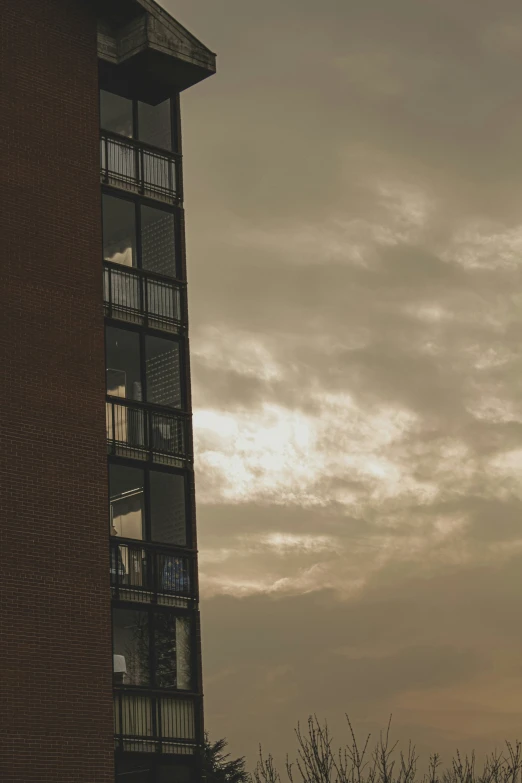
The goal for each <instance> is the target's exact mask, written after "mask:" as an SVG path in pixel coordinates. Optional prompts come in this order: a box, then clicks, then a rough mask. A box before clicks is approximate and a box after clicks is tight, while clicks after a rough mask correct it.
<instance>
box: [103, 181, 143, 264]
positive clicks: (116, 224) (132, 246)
mask: <svg viewBox="0 0 522 783" xmlns="http://www.w3.org/2000/svg"><path fill="white" fill-rule="evenodd" d="M102 204H103V258H104V260H105V261H112V262H113V263H115V264H122V265H123V266H137V261H136V209H135V207H134V204H133V202H132V201H125V200H124V199H122V198H115V197H114V196H107V195H105V194H104V195H103V200H102Z"/></svg>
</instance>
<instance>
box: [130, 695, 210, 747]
mask: <svg viewBox="0 0 522 783" xmlns="http://www.w3.org/2000/svg"><path fill="white" fill-rule="evenodd" d="M196 713H197V701H196V700H195V699H194V698H187V697H181V698H180V697H173V696H164V695H158V694H150V695H149V694H142V693H136V692H133V691H129V690H115V691H114V739H115V745H116V748H117V749H118V750H124V751H134V752H136V751H141V752H145V753H179V754H183V755H189V754H193V753H194V752H195V749H196V748H197V747H198V745H199V744H200V742H198V737H197V730H196Z"/></svg>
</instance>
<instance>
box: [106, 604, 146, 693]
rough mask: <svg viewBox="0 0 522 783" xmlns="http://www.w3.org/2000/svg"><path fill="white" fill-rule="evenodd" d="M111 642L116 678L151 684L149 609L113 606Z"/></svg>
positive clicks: (134, 682)
mask: <svg viewBox="0 0 522 783" xmlns="http://www.w3.org/2000/svg"><path fill="white" fill-rule="evenodd" d="M112 646H113V677H114V682H115V683H118V684H121V685H148V684H149V671H150V664H149V624H148V619H147V613H146V612H136V611H134V610H132V609H113V611H112Z"/></svg>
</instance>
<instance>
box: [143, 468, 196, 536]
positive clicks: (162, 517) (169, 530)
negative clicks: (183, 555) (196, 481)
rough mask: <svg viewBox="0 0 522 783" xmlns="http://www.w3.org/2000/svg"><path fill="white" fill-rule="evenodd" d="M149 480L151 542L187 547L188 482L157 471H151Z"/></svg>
mask: <svg viewBox="0 0 522 783" xmlns="http://www.w3.org/2000/svg"><path fill="white" fill-rule="evenodd" d="M149 477H150V515H151V537H152V540H153V541H157V542H158V543H162V544H175V545H177V546H186V544H187V523H186V512H185V479H184V478H183V476H180V475H178V474H176V473H161V472H160V471H157V470H151V472H150V474H149Z"/></svg>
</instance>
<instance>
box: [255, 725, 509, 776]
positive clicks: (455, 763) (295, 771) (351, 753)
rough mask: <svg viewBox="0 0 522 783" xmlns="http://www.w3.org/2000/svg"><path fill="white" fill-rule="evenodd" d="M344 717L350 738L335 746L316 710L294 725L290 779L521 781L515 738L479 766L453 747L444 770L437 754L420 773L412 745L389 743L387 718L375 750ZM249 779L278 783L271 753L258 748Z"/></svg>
mask: <svg viewBox="0 0 522 783" xmlns="http://www.w3.org/2000/svg"><path fill="white" fill-rule="evenodd" d="M346 722H347V725H348V742H347V743H346V744H345V745H344V746H342V747H340V748H338V749H337V750H336V749H334V747H333V738H332V736H331V734H330V730H329V728H328V724H327V723H326V722H325V723H320V722H319V720H318V719H317V717H316V716H315V715H312V716H310V717H309V718H308V722H307V726H306V729H304V730H303V729H302V728H301V726H300V725H299V724H298V725H297V728H296V730H295V735H296V739H297V755H296V757H295V759H293V760H290V758H289V757H288V756H287V759H286V765H285V767H286V777H287V779H288V782H289V783H522V745H521V743H520V742H518V741H517V742H516V743H515V744H514V745H512V744H511V743H510V742H506V743H505V749H504V750H503V751H501V752H499V751H494V752H493V753H491V754H490V755H489V756H487V757H486V760H485V762H484V765H483V768H482V770H480V771H478V770H477V768H476V759H475V754H474V753H472V754H471V756H465V757H464V758H463V757H462V756H461V754H460V753H459V751H458V750H457V751H456V754H455V756H454V758H453V759H452V761H451V764H450V766H449V767H448V768H446V769H441V767H442V760H441V758H440V756H439V755H438V754H437V753H435V754H433V755H432V756H431V757H430V759H429V764H428V771H427V772H426V773H425V774H424V775H423V776H422V777H420V776H419V774H418V769H417V762H418V756H417V753H416V751H415V746H414V745H412V744H411V742H410V744H409V745H408V748H407V751H406V752H404V751H402V750H400V749H399V748H398V744H397V742H395V743H393V744H392V742H391V739H390V731H391V717H390V720H389V722H388V726H387V728H386V730H385V731H381V733H380V735H379V738H378V740H377V742H376V743H375V746H374V747H373V750H370V739H371V735H368V736H367V737H366V739H365V741H364V742H363V743H361V742H359V741H358V739H357V737H356V735H355V731H354V728H353V726H352V723H351V722H350V719H349V717H348V716H346ZM252 780H253V783H281V775H280V773H279V771H278V769H277V767H276V765H275V762H274V759H273V757H272V756H271V755H268V756H266V757H265V756H264V755H263V751H262V748H261V747H260V748H259V760H258V762H257V765H256V768H255V770H254V772H253V774H252Z"/></svg>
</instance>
